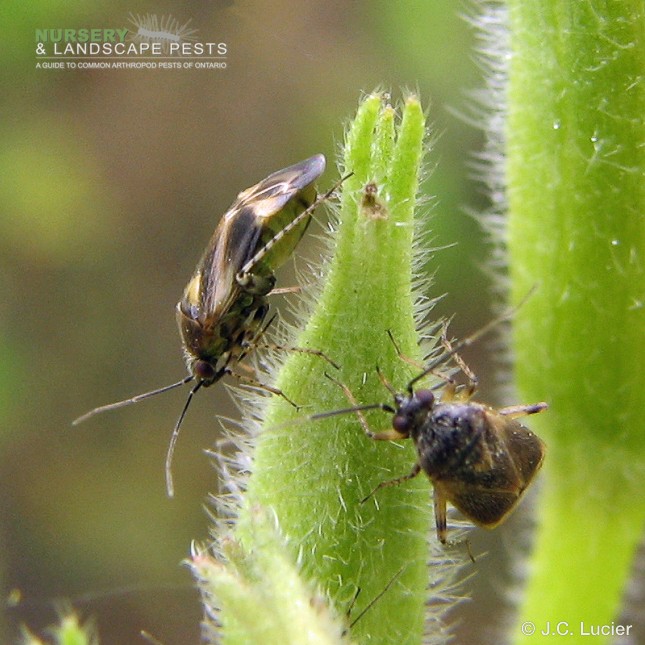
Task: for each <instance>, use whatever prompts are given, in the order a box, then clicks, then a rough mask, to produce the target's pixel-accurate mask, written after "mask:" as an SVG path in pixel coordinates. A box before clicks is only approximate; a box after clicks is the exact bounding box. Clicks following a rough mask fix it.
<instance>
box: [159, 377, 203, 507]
mask: <svg viewBox="0 0 645 645" xmlns="http://www.w3.org/2000/svg"><path fill="white" fill-rule="evenodd" d="M191 378H192V377H191ZM203 384H204V381H197V384H196V385H195V387H194V388H193V389H192V390H191V391H190V392H189V393H188V398H187V399H186V404H185V405H184V409H183V410H182V411H181V414H180V415H179V418H178V419H177V423H175V427H174V428H173V431H172V434H171V435H170V442H169V443H168V452H167V453H166V493H167V494H168V497H174V496H175V486H174V484H173V481H172V458H173V455H174V454H175V446H176V445H177V439H179V429H180V428H181V424H182V423H183V421H184V417H185V416H186V412H187V411H188V406H189V405H190V402H191V401H192V400H193V396H194V394H195V392H197V391H198V390H199V388H200V387H201V386H202V385H203Z"/></svg>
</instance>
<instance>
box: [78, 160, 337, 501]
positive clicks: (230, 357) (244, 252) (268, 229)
mask: <svg viewBox="0 0 645 645" xmlns="http://www.w3.org/2000/svg"><path fill="white" fill-rule="evenodd" d="M325 163H326V162H325V157H324V156H323V155H321V154H318V155H315V156H313V157H310V158H309V159H305V160H304V161H301V162H300V163H297V164H295V165H293V166H289V167H288V168H284V169H283V170H278V171H277V172H274V173H273V174H271V175H269V176H268V177H267V178H266V179H263V180H262V181H260V182H259V183H258V184H255V186H252V187H251V188H247V189H246V190H244V191H243V192H241V193H240V194H239V195H238V197H237V199H236V200H235V202H233V204H232V205H231V207H230V208H229V209H228V210H227V211H226V213H225V214H224V215H223V216H222V218H221V220H220V222H219V224H218V225H217V228H216V229H215V232H214V233H213V236H212V237H211V240H210V242H209V244H208V246H207V247H206V251H205V252H204V255H203V256H202V258H201V260H200V261H199V263H198V265H197V268H196V270H195V273H194V274H193V276H192V278H191V279H190V281H189V283H188V285H187V286H186V289H185V290H184V294H183V296H182V298H181V300H180V301H179V302H178V303H177V322H178V325H179V331H180V334H181V338H182V343H183V349H184V356H185V359H186V365H187V368H188V372H189V374H188V376H186V377H184V378H183V379H181V380H180V381H178V382H177V383H173V384H171V385H167V386H165V387H162V388H159V389H156V390H152V391H150V392H145V393H143V394H139V395H137V396H134V397H132V398H129V399H126V400H123V401H118V402H116V403H110V404H108V405H103V406H100V407H98V408H95V409H94V410H91V411H90V412H87V413H86V414H84V415H83V416H81V417H79V418H78V419H76V420H75V421H74V422H73V424H74V425H77V424H79V423H81V422H83V421H85V420H86V419H88V418H90V417H92V416H94V415H95V414H98V413H100V412H106V411H108V410H114V409H116V408H120V407H123V406H126V405H130V404H132V403H137V402H139V401H142V400H144V399H147V398H149V397H151V396H155V395H157V394H161V393H162V392H167V391H168V390H172V389H174V388H176V387H180V386H182V385H184V384H186V383H190V382H191V381H194V382H195V385H194V386H193V387H192V388H191V390H190V392H189V394H188V398H187V400H186V403H185V405H184V407H183V409H182V412H181V414H180V415H179V418H178V419H177V422H176V424H175V427H174V429H173V432H172V435H171V439H170V444H169V446H168V453H167V457H166V485H167V491H168V495H169V496H170V497H172V496H173V492H174V488H173V480H172V470H171V465H172V457H173V452H174V447H175V444H176V441H177V438H178V435H179V429H180V427H181V424H182V421H183V419H184V416H185V414H186V411H187V410H188V406H189V405H190V402H191V400H192V397H193V395H194V394H195V393H196V392H197V391H198V390H199V389H200V388H202V387H209V386H211V385H213V383H216V382H217V381H219V380H220V379H221V378H222V377H223V376H224V375H225V374H232V373H234V372H233V367H234V366H235V365H236V364H237V363H239V361H241V360H242V359H243V358H244V357H245V356H246V355H247V354H248V353H249V351H251V350H252V349H253V347H254V346H256V344H257V341H258V339H259V337H260V336H261V335H262V333H263V332H264V331H265V329H266V325H264V320H265V318H266V315H267V312H268V310H269V303H268V299H267V296H268V295H269V294H270V292H271V291H272V290H273V287H274V285H275V271H276V270H277V269H278V268H279V267H280V266H281V265H282V264H284V262H285V261H286V260H287V259H288V258H289V256H290V255H291V254H292V253H293V251H294V249H295V247H296V245H297V244H298V242H299V241H300V239H301V238H302V236H303V235H304V232H305V230H306V229H307V226H308V225H309V222H310V221H311V217H312V214H313V212H314V210H315V208H316V207H317V206H318V205H319V204H320V203H321V202H322V201H325V200H326V199H328V198H329V197H330V196H331V195H332V193H333V192H334V191H335V190H336V189H337V188H338V186H339V185H340V183H341V182H342V181H343V180H340V181H339V182H337V183H336V185H334V186H333V187H332V188H331V190H329V191H328V192H327V193H325V194H324V195H322V196H317V194H316V189H315V187H314V182H315V181H316V180H317V179H318V178H319V177H320V176H321V175H322V173H323V172H324V170H325ZM297 351H310V352H311V353H316V354H320V352H316V351H315V350H304V349H299V350H297ZM240 378H242V379H245V380H247V382H253V383H255V384H256V385H260V387H263V388H264V389H267V390H269V391H271V392H273V393H277V394H282V393H281V392H280V391H279V390H276V389H274V388H271V387H269V386H265V385H262V384H258V383H257V382H255V381H254V380H253V379H249V378H247V377H244V376H241V375H240Z"/></svg>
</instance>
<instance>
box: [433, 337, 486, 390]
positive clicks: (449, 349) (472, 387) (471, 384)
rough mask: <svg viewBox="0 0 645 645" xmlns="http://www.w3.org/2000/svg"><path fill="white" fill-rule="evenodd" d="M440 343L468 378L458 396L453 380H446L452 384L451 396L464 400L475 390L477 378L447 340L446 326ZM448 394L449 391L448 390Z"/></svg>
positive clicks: (477, 382)
mask: <svg viewBox="0 0 645 645" xmlns="http://www.w3.org/2000/svg"><path fill="white" fill-rule="evenodd" d="M441 344H442V345H443V346H444V348H445V350H446V352H448V353H449V354H450V355H451V356H452V358H453V359H454V361H455V363H456V364H457V367H459V369H460V370H461V371H462V373H463V374H464V376H465V377H466V378H467V379H468V384H467V385H466V387H465V389H464V390H462V391H461V392H459V397H455V395H456V392H457V388H456V386H455V383H454V380H453V379H452V378H451V379H450V380H449V381H448V382H449V383H450V384H452V386H453V387H452V397H451V398H459V399H462V400H464V401H467V400H468V399H470V398H471V397H472V395H473V394H474V393H475V392H476V391H477V386H478V384H479V379H478V378H477V377H476V376H475V373H474V372H473V371H472V370H471V369H470V367H468V365H466V362H465V361H464V359H463V358H462V357H461V356H460V355H459V354H458V353H457V352H456V351H454V350H453V347H452V344H451V343H450V341H449V340H448V326H447V325H446V326H444V328H443V332H442V334H441ZM448 393H449V394H450V392H448Z"/></svg>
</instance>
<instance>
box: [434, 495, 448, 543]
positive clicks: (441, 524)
mask: <svg viewBox="0 0 645 645" xmlns="http://www.w3.org/2000/svg"><path fill="white" fill-rule="evenodd" d="M433 491H434V494H433V498H434V522H435V525H436V527H437V537H438V538H439V542H441V544H446V543H447V542H448V523H447V521H446V501H447V500H446V498H445V496H444V495H443V493H442V492H441V491H440V490H439V487H438V486H433Z"/></svg>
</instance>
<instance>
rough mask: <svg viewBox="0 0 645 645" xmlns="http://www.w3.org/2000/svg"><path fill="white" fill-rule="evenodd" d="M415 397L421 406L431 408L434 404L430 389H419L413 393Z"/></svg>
mask: <svg viewBox="0 0 645 645" xmlns="http://www.w3.org/2000/svg"><path fill="white" fill-rule="evenodd" d="M415 397H416V399H417V401H418V402H419V404H420V405H421V407H424V408H431V407H432V406H433V405H434V394H433V393H432V390H419V391H418V392H416V393H415Z"/></svg>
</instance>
